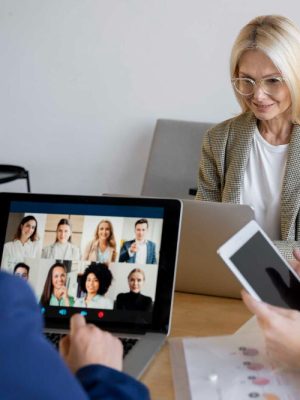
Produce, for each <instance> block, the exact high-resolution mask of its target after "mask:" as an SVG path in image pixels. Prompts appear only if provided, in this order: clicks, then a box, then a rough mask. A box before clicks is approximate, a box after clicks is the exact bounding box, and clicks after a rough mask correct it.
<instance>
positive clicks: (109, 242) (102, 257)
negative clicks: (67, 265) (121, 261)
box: [83, 220, 117, 265]
mask: <svg viewBox="0 0 300 400" xmlns="http://www.w3.org/2000/svg"><path fill="white" fill-rule="evenodd" d="M116 256H117V252H116V240H115V235H114V229H113V226H112V223H111V222H110V221H108V220H102V221H100V222H99V224H98V225H97V228H96V231H95V235H94V238H93V240H92V241H91V242H89V243H88V245H87V246H86V249H85V252H84V256H83V260H84V261H94V262H100V263H104V264H107V265H108V264H109V263H111V262H114V261H115V260H116Z"/></svg>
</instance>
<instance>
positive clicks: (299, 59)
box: [230, 15, 300, 123]
mask: <svg viewBox="0 0 300 400" xmlns="http://www.w3.org/2000/svg"><path fill="white" fill-rule="evenodd" d="M247 50H260V51H262V52H263V53H264V54H265V55H266V56H267V57H268V58H269V59H270V60H271V61H272V62H273V64H274V65H275V67H276V68H277V69H278V71H279V72H280V73H281V74H282V76H283V78H284V79H285V82H286V84H287V87H288V89H289V91H290V95H291V100H292V105H291V111H292V120H293V122H295V123H300V73H299V71H300V30H299V28H298V27H297V26H296V25H295V24H294V23H293V22H292V21H291V20H290V19H288V18H286V17H282V16H280V15H264V16H259V17H256V18H254V19H253V20H251V21H250V22H249V23H248V24H247V25H245V26H244V27H243V28H242V30H241V31H240V33H239V35H238V37H237V38H236V40H235V42H234V45H233V48H232V51H231V57H230V74H231V78H237V77H238V73H239V61H240V58H241V56H242V55H243V54H244V52H245V51H247ZM235 95H236V97H237V100H238V102H239V104H240V105H241V107H242V110H243V112H245V111H249V107H248V105H247V103H246V101H245V98H244V97H243V96H242V95H240V94H239V93H237V92H236V91H235Z"/></svg>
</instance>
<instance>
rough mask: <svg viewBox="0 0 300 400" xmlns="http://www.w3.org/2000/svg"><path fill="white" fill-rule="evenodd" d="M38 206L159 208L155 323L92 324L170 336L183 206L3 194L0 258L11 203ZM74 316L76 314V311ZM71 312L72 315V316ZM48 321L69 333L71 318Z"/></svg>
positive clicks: (172, 202)
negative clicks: (161, 214) (160, 220)
mask: <svg viewBox="0 0 300 400" xmlns="http://www.w3.org/2000/svg"><path fill="white" fill-rule="evenodd" d="M13 201H17V202H23V201H25V202H39V203H56V204H57V203H60V204H64V203H67V204H70V203H71V204H72V203H73V204H86V205H92V204H94V205H105V204H108V205H115V206H118V205H120V206H122V205H125V206H126V205H127V206H139V207H141V206H142V207H143V206H145V207H160V208H163V210H164V217H163V220H164V222H163V231H162V238H161V250H160V254H159V268H158V277H157V287H156V295H155V303H154V307H153V318H152V323H149V324H148V323H147V324H145V323H142V324H140V323H138V322H131V323H129V322H128V321H126V322H120V321H118V322H116V321H104V320H93V321H92V322H93V323H95V324H96V325H98V326H100V327H102V328H104V329H109V330H110V331H114V330H115V331H119V332H120V331H121V332H122V331H124V332H126V331H128V330H131V331H136V332H141V331H153V332H161V333H167V332H168V329H169V324H170V314H171V307H172V298H173V290H174V281H175V272H176V271H175V269H176V259H177V244H178V237H179V230H180V222H181V208H182V204H181V201H180V200H177V199H158V198H144V197H142V198H141V197H119V196H118V197H110V196H76V195H53V194H32V193H0V209H1V213H0V255H1V258H0V260H1V259H2V252H3V245H4V241H5V234H6V228H7V222H8V216H9V212H10V205H11V202H13ZM73 311H74V312H75V311H76V310H73ZM73 311H72V312H73ZM71 314H72V313H70V314H69V315H68V317H59V318H45V328H46V329H61V330H64V329H68V327H69V318H70V315H71Z"/></svg>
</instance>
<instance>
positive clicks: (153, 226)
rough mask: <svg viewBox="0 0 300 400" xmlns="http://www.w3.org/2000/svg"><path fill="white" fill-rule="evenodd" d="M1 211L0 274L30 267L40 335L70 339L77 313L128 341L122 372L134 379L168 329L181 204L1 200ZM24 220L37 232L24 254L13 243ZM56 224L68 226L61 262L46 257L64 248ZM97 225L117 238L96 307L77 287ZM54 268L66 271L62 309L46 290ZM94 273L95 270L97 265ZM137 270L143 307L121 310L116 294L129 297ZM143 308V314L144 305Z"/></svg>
mask: <svg viewBox="0 0 300 400" xmlns="http://www.w3.org/2000/svg"><path fill="white" fill-rule="evenodd" d="M0 208H1V224H0V255H1V254H2V256H1V269H3V270H6V271H8V272H10V273H16V271H17V270H15V267H16V265H17V264H18V263H20V262H22V263H25V264H26V265H27V266H29V267H30V269H29V277H28V284H29V285H31V287H32V288H33V290H34V292H35V294H36V298H37V301H38V302H39V303H40V304H41V298H42V296H43V299H44V300H43V304H41V312H42V313H43V314H44V318H45V332H46V333H47V334H49V333H50V334H51V335H52V336H53V335H54V336H58V335H57V334H65V333H67V332H68V328H69V319H70V316H71V315H72V314H74V313H81V314H82V315H84V316H85V317H86V319H87V321H88V322H92V323H95V324H96V325H98V326H99V327H101V328H103V329H106V330H109V331H111V332H113V333H114V334H116V335H118V336H119V337H121V338H123V339H124V338H126V339H127V340H126V342H127V344H128V342H129V347H130V351H129V352H128V354H127V355H126V356H125V358H124V370H125V372H127V373H128V374H130V375H131V376H134V377H139V376H140V375H141V373H142V372H143V371H144V369H145V367H146V366H147V364H148V363H149V362H150V360H151V358H152V357H153V356H154V354H155V353H156V352H157V351H158V350H159V348H160V347H161V345H162V344H163V342H164V340H165V338H166V336H167V335H168V333H169V329H170V322H171V311H172V301H173V291H174V282H175V272H176V271H175V267H176V261H177V247H178V241H179V231H180V219H181V208H182V203H181V201H180V200H172V199H150V198H132V197H126V198H125V197H107V196H105V197H84V196H64V195H59V196H58V195H35V194H18V193H1V194H0ZM25 217H29V220H31V225H32V223H33V225H34V226H36V232H35V234H34V235H33V233H32V232H31V233H30V235H31V236H30V240H29V241H28V243H27V242H26V243H27V246H26V248H27V250H26V254H22V252H21V251H19V249H18V246H17V243H16V240H14V238H15V237H16V234H17V237H18V233H17V232H18V228H20V226H21V231H22V229H23V226H25V222H23V224H22V221H24V218H25ZM30 217H32V218H31V219H30ZM26 220H27V221H28V218H27V219H26ZM61 220H64V221H65V220H68V222H70V225H71V227H72V231H71V234H72V235H71V242H69V243H70V245H72V246H69V245H68V246H69V248H72V249H73V250H74V251H73V252H71V253H70V252H69V253H67V252H66V253H65V256H61V253H60V255H59V253H53V252H51V251H52V250H53V247H55V246H54V245H55V243H56V242H57V241H58V240H60V241H61V244H63V240H62V238H61V236H59V234H58V228H57V227H58V224H59V222H60V221H61ZM140 220H143V221H144V222H143V223H142V224H143V227H144V228H145V229H146V233H145V235H146V236H144V239H146V242H145V241H143V243H144V247H142V250H141V252H140V253H138V252H137V253H136V257H133V256H132V254H129V255H127V256H124V251H126V246H127V245H128V243H130V242H132V241H134V240H136V241H137V239H136V236H135V235H137V233H136V230H135V223H136V222H137V221H140ZM145 220H146V221H147V223H145ZM100 221H109V224H110V227H112V228H110V231H111V230H113V232H114V240H113V242H114V244H113V242H110V244H111V246H114V254H115V256H114V257H113V258H111V259H110V261H109V262H108V267H107V268H108V269H109V271H110V272H111V274H112V277H113V279H112V282H111V284H110V285H109V287H108V288H105V293H104V292H103V291H102V292H101V293H99V292H97V295H99V297H98V298H97V299H98V300H99V299H102V300H103V298H105V300H104V301H102V300H101V301H102V303H101V304H102V305H101V306H100V303H97V302H95V303H94V304H92V303H87V302H86V298H85V294H86V292H87V291H88V287H87V286H86V292H85V291H84V283H83V282H84V281H83V280H82V277H83V276H84V273H85V271H86V269H87V268H89V266H90V265H91V264H92V263H93V262H95V261H92V260H88V256H87V255H86V254H87V249H89V248H90V247H91V245H90V243H91V242H92V241H93V239H95V237H96V233H97V230H98V229H99V226H100V225H99V223H100ZM20 224H21V225H20ZM65 225H66V223H65ZM140 226H141V225H140ZM27 228H28V227H27ZM27 228H26V229H27ZM67 231H68V229H67ZM22 232H23V231H22ZM27 233H28V231H27ZM69 233H70V231H69ZM68 239H69V238H68ZM150 244H151V246H150ZM50 250H51V251H50ZM75 250H76V251H75ZM150 250H151V254H150ZM70 254H73V255H70ZM137 254H140V255H139V256H138V255H137ZM121 255H122V256H121ZM57 262H59V263H63V264H64V266H63V268H62V267H60V268H62V270H63V269H65V278H64V279H65V280H64V282H63V283H64V285H65V287H66V288H67V297H68V300H67V302H65V300H64V301H62V299H61V298H57V296H54V290H52V289H51V290H52V292H51V290H48V289H46V287H47V284H46V281H47V277H48V283H49V282H50V284H52V286H51V287H52V288H53V287H54V286H53V285H54V278H53V275H52V281H51V278H49V277H51V273H52V272H51V271H52V270H51V267H53V265H54V264H55V263H57ZM93 267H94V268H99V266H98V267H97V261H96V262H95V265H93ZM135 268H139V269H140V270H142V271H143V273H142V274H143V275H144V276H145V281H144V282H143V287H142V289H141V292H140V293H141V294H142V295H143V296H144V297H143V299H145V298H147V301H146V302H144V303H143V302H141V303H139V304H138V303H135V302H134V303H133V305H132V303H130V302H129V303H130V304H129V305H128V302H126V301H125V302H123V305H122V306H121V307H119V305H120V301H117V300H118V295H119V294H129V293H131V292H132V290H131V289H132V288H130V286H129V281H128V275H129V274H130V272H131V271H132V270H133V269H135ZM97 271H98V270H97ZM20 279H21V278H20ZM48 287H49V286H48ZM56 293H57V292H56ZM52 295H53V296H52ZM47 296H48V297H47ZM101 296H102V297H101ZM125 298H126V296H125ZM45 299H47V300H46V301H45ZM94 299H96V297H95V298H94ZM127 299H128V297H127ZM98 300H97V301H98ZM66 303H69V304H66ZM145 303H147V307H146V306H145V305H142V304H145ZM128 339H130V340H128Z"/></svg>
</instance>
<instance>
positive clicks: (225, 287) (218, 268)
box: [176, 200, 254, 298]
mask: <svg viewBox="0 0 300 400" xmlns="http://www.w3.org/2000/svg"><path fill="white" fill-rule="evenodd" d="M252 219H254V211H253V209H252V208H251V207H250V206H248V205H243V204H229V203H216V202H209V201H198V200H183V210H182V223H181V234H180V246H179V254H178V267H177V278H176V290H178V291H182V292H189V293H198V294H207V295H212V296H225V297H233V298H240V297H241V295H240V292H241V285H240V284H239V282H238V281H237V280H236V279H235V278H234V276H233V275H232V274H231V273H230V271H229V270H228V268H227V267H226V266H225V265H224V263H223V261H222V260H221V259H220V257H219V256H218V255H217V249H218V248H219V247H220V246H221V245H222V244H223V243H224V242H225V241H226V240H228V239H229V238H230V237H231V236H232V235H234V234H235V233H236V232H237V231H238V230H240V229H241V228H242V227H243V226H244V225H246V224H247V223H248V222H249V221H251V220H252Z"/></svg>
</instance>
